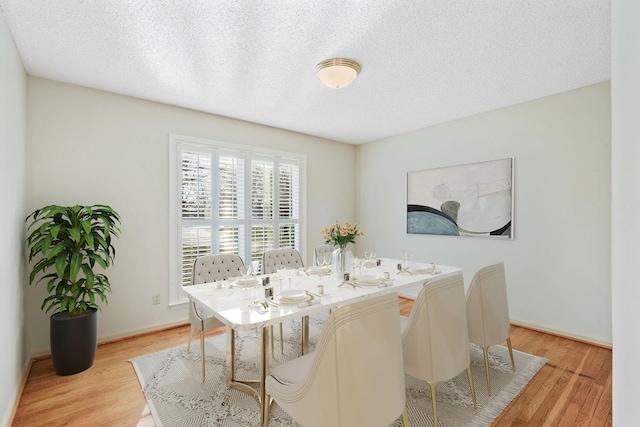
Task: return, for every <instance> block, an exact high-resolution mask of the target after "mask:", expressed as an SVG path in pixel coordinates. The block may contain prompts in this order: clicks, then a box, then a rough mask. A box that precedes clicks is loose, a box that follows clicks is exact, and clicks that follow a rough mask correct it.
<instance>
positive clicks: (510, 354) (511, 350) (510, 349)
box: [507, 337, 516, 374]
mask: <svg viewBox="0 0 640 427" xmlns="http://www.w3.org/2000/svg"><path fill="white" fill-rule="evenodd" d="M507 347H509V357H511V367H512V369H511V370H512V371H513V373H514V374H515V373H516V362H514V361H513V347H511V337H509V338H507Z"/></svg>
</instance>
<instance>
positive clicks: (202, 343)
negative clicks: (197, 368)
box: [200, 331, 205, 382]
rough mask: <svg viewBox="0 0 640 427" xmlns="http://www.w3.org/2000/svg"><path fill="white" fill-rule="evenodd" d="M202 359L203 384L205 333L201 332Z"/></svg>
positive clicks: (203, 374) (203, 373)
mask: <svg viewBox="0 0 640 427" xmlns="http://www.w3.org/2000/svg"><path fill="white" fill-rule="evenodd" d="M200 359H201V360H202V382H204V376H205V369H204V332H203V331H200Z"/></svg>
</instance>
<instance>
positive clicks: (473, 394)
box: [467, 365, 478, 409]
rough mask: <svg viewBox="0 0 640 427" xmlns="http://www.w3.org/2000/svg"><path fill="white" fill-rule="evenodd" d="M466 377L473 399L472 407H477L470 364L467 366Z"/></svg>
mask: <svg viewBox="0 0 640 427" xmlns="http://www.w3.org/2000/svg"><path fill="white" fill-rule="evenodd" d="M467 377H469V385H470V386H471V398H472V399H473V407H474V409H478V405H477V404H476V387H475V386H474V385H473V376H472V375H471V365H469V366H468V367H467Z"/></svg>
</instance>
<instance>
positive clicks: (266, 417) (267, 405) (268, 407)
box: [262, 393, 271, 427]
mask: <svg viewBox="0 0 640 427" xmlns="http://www.w3.org/2000/svg"><path fill="white" fill-rule="evenodd" d="M262 405H263V407H264V411H263V413H264V427H269V416H270V415H271V396H269V393H265V395H264V402H262Z"/></svg>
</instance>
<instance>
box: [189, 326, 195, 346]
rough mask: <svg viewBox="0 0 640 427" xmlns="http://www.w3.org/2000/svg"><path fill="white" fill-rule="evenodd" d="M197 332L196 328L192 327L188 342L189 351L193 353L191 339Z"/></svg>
mask: <svg viewBox="0 0 640 427" xmlns="http://www.w3.org/2000/svg"><path fill="white" fill-rule="evenodd" d="M195 332H196V327H195V326H191V330H190V331H189V341H187V351H191V337H193V334H194V333H195Z"/></svg>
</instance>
